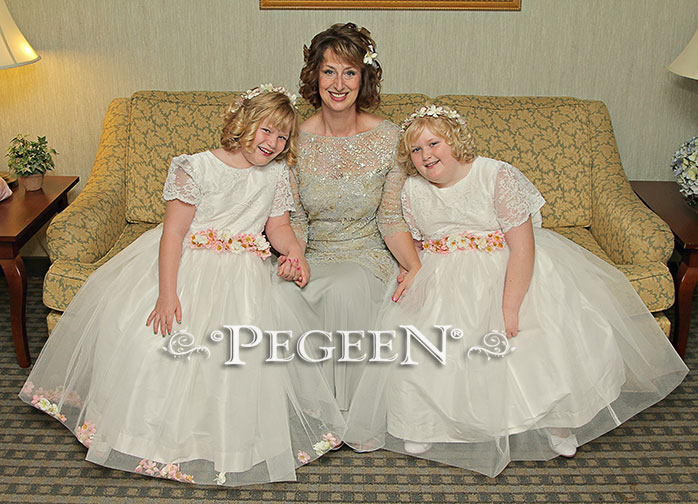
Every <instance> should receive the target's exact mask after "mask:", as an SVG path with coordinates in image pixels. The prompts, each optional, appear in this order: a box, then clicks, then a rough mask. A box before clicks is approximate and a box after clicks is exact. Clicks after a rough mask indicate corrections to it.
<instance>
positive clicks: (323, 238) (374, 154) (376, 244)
mask: <svg viewBox="0 0 698 504" xmlns="http://www.w3.org/2000/svg"><path fill="white" fill-rule="evenodd" d="M398 132H399V130H398V128H397V126H395V125H394V124H392V123H390V122H389V121H383V122H381V123H380V124H379V125H378V126H376V127H375V128H374V129H372V130H369V131H366V132H364V133H360V134H358V135H355V136H352V137H325V136H319V135H312V134H309V133H301V134H300V137H299V139H298V165H297V166H296V167H295V168H294V169H293V174H292V175H293V177H292V181H291V186H292V188H293V189H294V197H295V198H297V201H296V206H297V207H298V210H297V211H295V212H293V213H292V215H291V221H292V225H293V227H294V230H295V231H296V233H297V234H298V236H300V237H302V238H304V239H305V240H306V241H307V242H308V248H307V252H306V255H307V257H308V259H310V260H315V261H326V262H333V261H354V262H357V263H359V264H361V265H362V266H364V267H366V268H367V269H369V271H371V272H373V273H374V274H375V275H376V276H377V277H378V278H380V279H381V280H383V281H386V282H387V281H388V279H390V278H391V277H392V276H393V273H394V269H395V262H394V260H393V258H392V256H391V255H390V252H389V251H388V250H387V248H386V247H385V243H384V242H383V238H382V236H389V235H391V234H393V233H396V232H400V231H407V230H408V229H407V226H406V225H405V222H404V220H403V218H402V212H401V207H400V190H401V189H402V185H403V183H404V180H405V175H404V172H403V170H402V169H400V168H399V167H398V166H397V165H396V164H395V152H396V148H397V138H398Z"/></svg>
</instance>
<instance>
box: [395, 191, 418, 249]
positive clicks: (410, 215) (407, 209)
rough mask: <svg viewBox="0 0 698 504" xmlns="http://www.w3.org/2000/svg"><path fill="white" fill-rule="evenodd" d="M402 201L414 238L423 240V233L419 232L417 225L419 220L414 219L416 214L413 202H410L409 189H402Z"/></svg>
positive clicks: (404, 213)
mask: <svg viewBox="0 0 698 504" xmlns="http://www.w3.org/2000/svg"><path fill="white" fill-rule="evenodd" d="M400 201H401V202H402V216H403V217H404V218H405V222H406V223H407V227H408V228H409V229H410V234H412V238H413V239H415V240H418V241H421V240H423V239H424V238H423V237H422V233H420V232H419V228H418V227H417V221H415V220H414V214H413V212H412V203H410V197H409V195H408V194H407V191H402V192H401V193H400Z"/></svg>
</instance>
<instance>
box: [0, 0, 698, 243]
mask: <svg viewBox="0 0 698 504" xmlns="http://www.w3.org/2000/svg"><path fill="white" fill-rule="evenodd" d="M6 2H7V6H8V8H9V10H10V12H11V13H12V15H13V17H14V19H15V21H16V22H17V24H18V26H19V27H20V29H21V30H22V32H23V33H24V35H25V36H26V37H27V39H28V40H29V42H30V43H31V44H32V46H33V47H34V49H35V50H36V51H37V52H38V53H39V54H40V55H41V56H42V60H41V61H39V62H38V63H35V64H32V65H28V66H25V67H20V68H16V69H10V70H0V149H1V150H2V151H3V153H4V151H5V149H6V146H7V145H8V142H9V140H10V139H11V138H12V137H13V136H14V135H16V134H17V133H20V132H22V133H28V134H30V135H32V136H36V135H46V136H47V137H48V139H49V141H50V143H51V144H52V145H53V146H54V147H55V148H56V150H58V152H59V153H60V156H58V157H57V159H56V164H57V168H56V171H55V173H56V174H77V175H79V176H80V178H81V182H80V186H79V188H81V187H82V186H83V185H84V183H85V181H86V180H87V178H88V176H89V172H90V168H91V165H92V161H93V159H94V155H95V152H96V150H97V143H98V141H99V134H100V131H101V124H102V120H103V118H104V112H105V111H106V108H107V105H108V103H109V101H110V100H111V99H112V98H115V97H120V96H129V95H130V94H131V93H132V92H134V91H136V90H140V89H166V90H197V89H208V90H237V89H246V88H249V87H252V86H253V85H256V84H258V83H260V82H268V81H272V82H275V83H279V84H283V85H285V86H287V87H293V88H295V87H296V85H297V82H298V73H299V69H300V67H301V63H302V46H303V44H304V43H309V41H310V39H311V38H312V36H313V35H314V34H315V33H316V32H318V31H320V30H322V29H324V28H325V27H327V26H328V25H330V24H332V23H334V22H345V21H354V22H356V23H357V24H360V25H364V26H366V27H368V28H369V29H370V30H371V31H372V33H373V34H374V36H375V38H376V40H377V42H378V47H377V50H378V52H379V55H380V61H381V63H382V65H383V67H384V70H385V72H384V76H385V80H384V85H383V89H384V91H385V92H402V91H414V92H423V93H425V94H428V95H430V96H437V95H439V94H445V93H467V94H486V95H565V96H575V97H579V98H594V99H600V100H603V101H604V102H605V103H606V104H607V106H608V108H609V110H610V113H611V118H612V120H613V124H614V128H615V132H616V137H617V140H618V146H619V150H620V153H621V158H622V160H623V164H624V167H625V170H626V172H627V174H628V177H629V178H631V179H647V180H670V179H671V177H672V175H671V172H670V170H669V168H668V165H669V162H670V160H671V157H672V155H673V153H674V152H675V151H676V149H677V148H678V146H679V144H680V143H681V142H683V141H685V140H686V139H688V138H689V137H691V136H693V135H695V134H697V133H698V81H693V80H690V79H685V78H681V77H678V76H676V75H673V74H671V73H670V72H668V71H667V70H666V66H667V65H668V64H669V63H670V62H671V61H672V60H673V58H675V57H676V56H677V55H678V54H679V53H680V51H681V50H682V49H683V47H684V46H685V45H686V44H687V43H688V41H689V40H690V39H691V36H692V35H693V33H694V32H695V30H696V29H697V28H698V25H696V19H698V1H696V0H662V1H656V0H632V1H630V0H574V1H572V0H568V1H564V2H563V1H560V0H522V9H521V11H519V12H437V11H398V12H396V11H260V10H259V2H258V0H197V1H196V2H194V1H191V0H52V1H50V2H48V1H46V0H44V1H41V0H6ZM5 169H6V158H4V156H2V157H1V158H0V170H5ZM79 188H78V190H79ZM75 194H77V191H73V193H72V194H71V197H74V196H75ZM23 254H24V255H44V254H45V252H44V247H43V238H42V239H40V240H33V241H32V242H31V243H30V244H28V245H27V246H26V247H25V249H24V250H23Z"/></svg>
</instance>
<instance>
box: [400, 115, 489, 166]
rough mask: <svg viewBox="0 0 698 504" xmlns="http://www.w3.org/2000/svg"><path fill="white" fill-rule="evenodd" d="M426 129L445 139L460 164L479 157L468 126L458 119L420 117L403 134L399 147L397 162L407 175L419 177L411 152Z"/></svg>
mask: <svg viewBox="0 0 698 504" xmlns="http://www.w3.org/2000/svg"><path fill="white" fill-rule="evenodd" d="M425 128H428V129H429V131H431V132H432V133H434V134H435V135H437V136H440V137H441V138H443V139H444V141H445V142H446V143H447V144H448V145H449V146H450V147H451V151H452V154H453V157H454V158H455V159H457V160H458V161H459V162H461V163H469V162H471V161H472V160H473V159H475V157H476V156H477V149H476V148H475V140H474V139H473V135H472V134H471V133H470V129H469V128H468V126H467V125H466V124H461V123H460V122H458V120H456V119H451V118H448V117H444V116H439V117H431V116H426V117H418V118H416V119H415V120H414V121H412V123H411V124H410V125H409V126H408V127H407V129H406V130H405V131H404V132H403V133H402V135H401V137H400V141H399V145H398V153H397V162H398V163H399V164H400V166H402V168H403V169H404V170H405V172H406V173H407V175H409V176H411V177H414V176H415V175H419V172H418V171H417V168H415V166H414V163H413V162H412V158H411V157H410V151H411V149H412V145H413V144H414V142H415V140H416V139H417V137H418V136H419V135H421V134H422V132H423V131H424V129H425Z"/></svg>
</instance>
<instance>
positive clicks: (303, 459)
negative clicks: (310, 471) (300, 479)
mask: <svg viewBox="0 0 698 504" xmlns="http://www.w3.org/2000/svg"><path fill="white" fill-rule="evenodd" d="M296 458H297V459H298V462H300V463H301V464H307V463H308V462H310V455H308V453H307V452H304V451H300V450H298V455H296Z"/></svg>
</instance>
